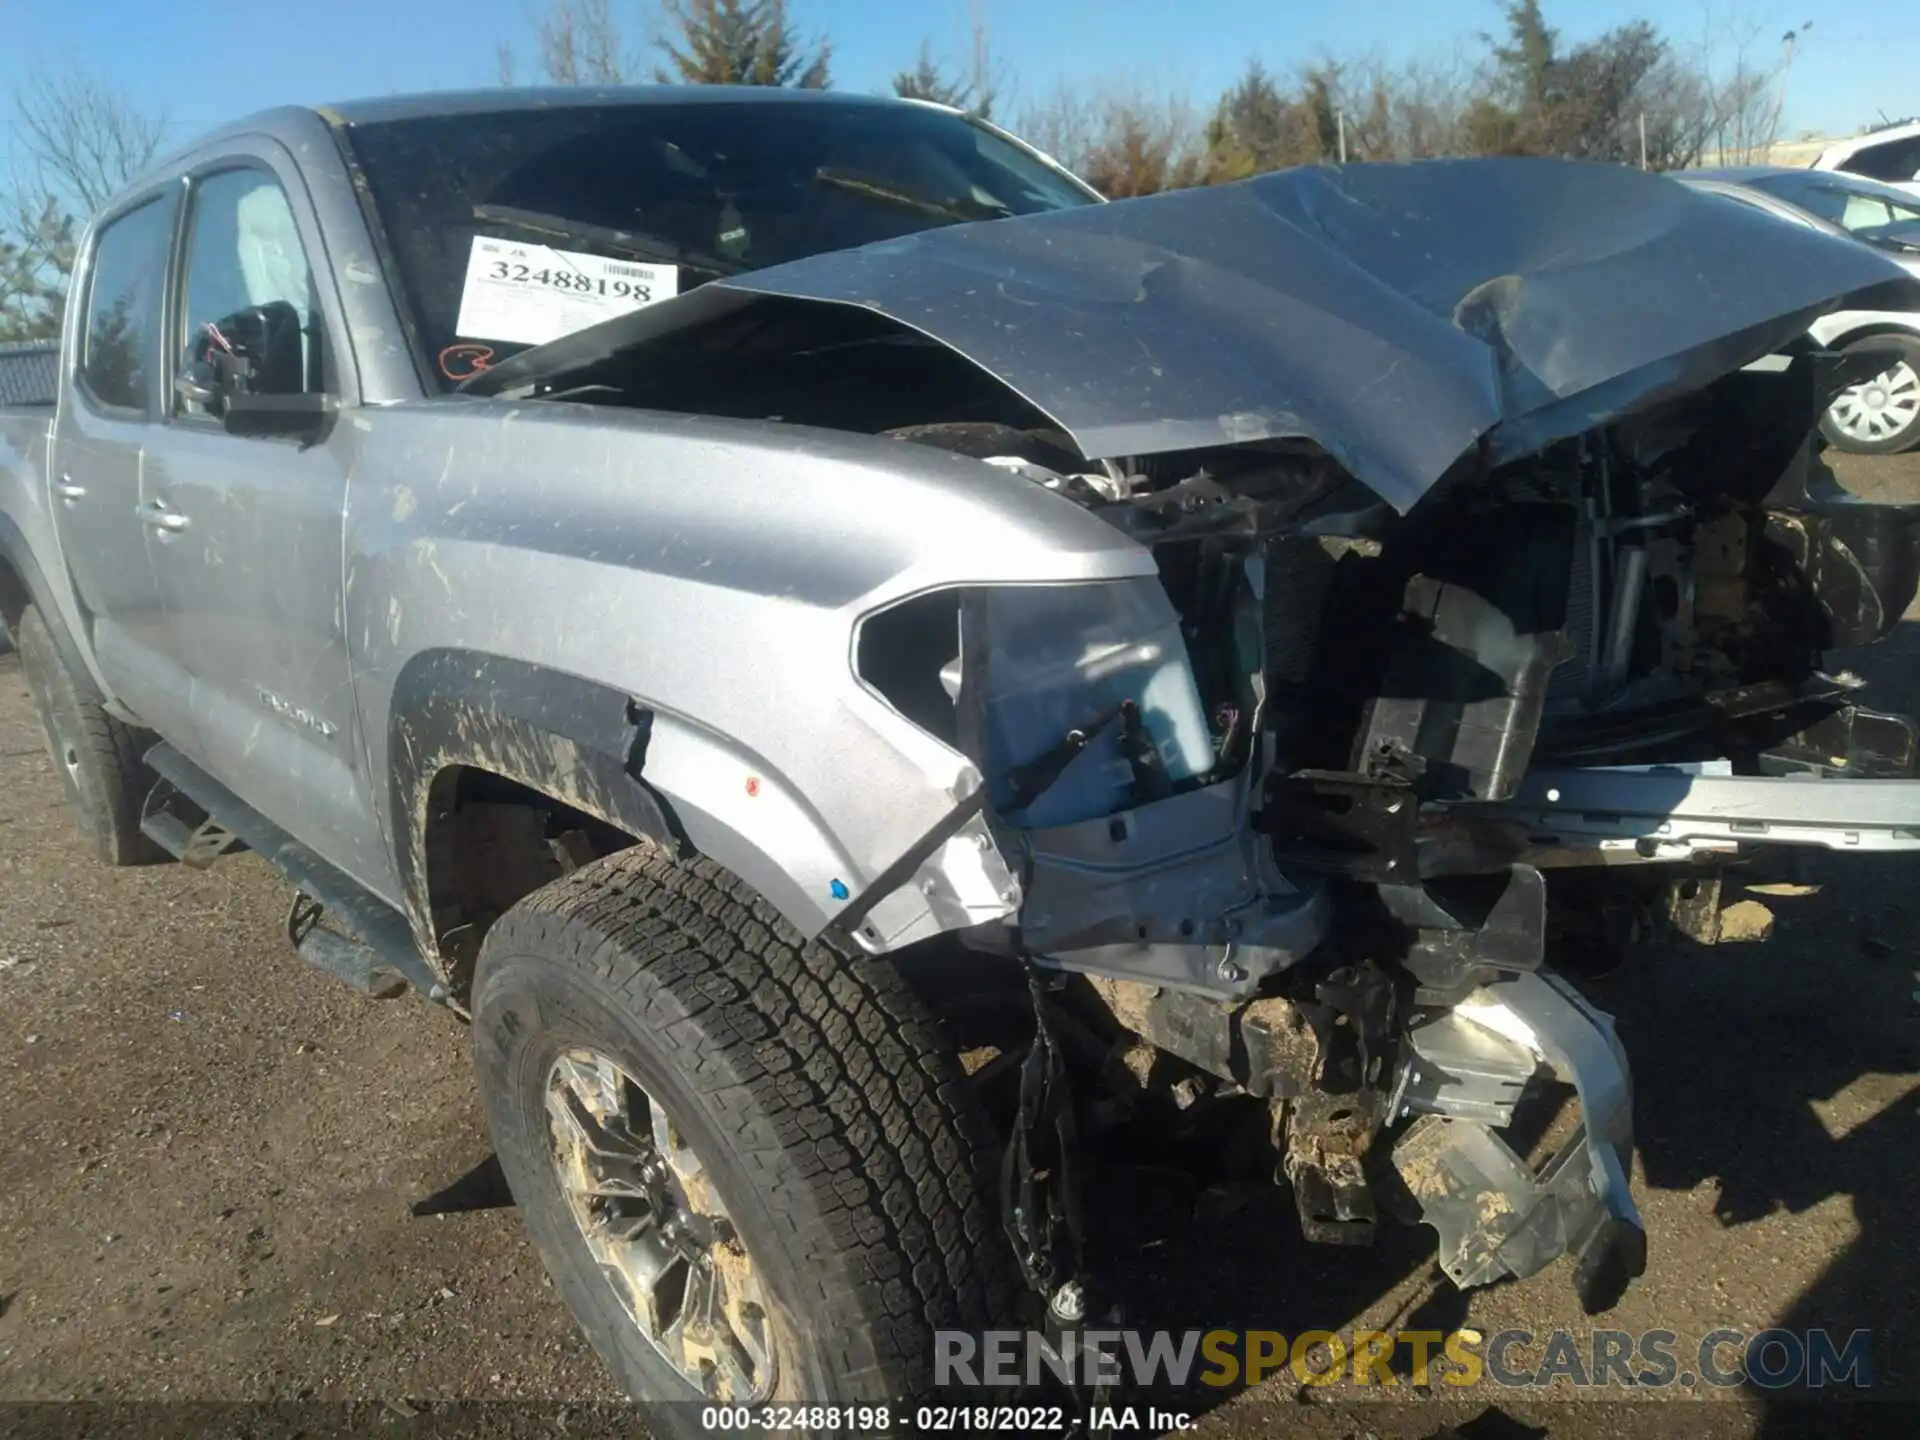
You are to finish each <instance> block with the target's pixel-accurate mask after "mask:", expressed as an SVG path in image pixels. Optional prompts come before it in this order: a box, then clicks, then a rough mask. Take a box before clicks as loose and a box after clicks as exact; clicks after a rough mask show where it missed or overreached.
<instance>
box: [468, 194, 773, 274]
mask: <svg viewBox="0 0 1920 1440" xmlns="http://www.w3.org/2000/svg"><path fill="white" fill-rule="evenodd" d="M473 218H474V219H476V220H479V221H481V222H482V223H484V224H489V225H510V226H512V227H513V228H514V229H516V230H524V231H526V232H528V233H529V234H532V235H544V236H550V237H551V238H553V239H555V240H573V241H579V242H583V243H585V244H588V245H597V246H598V247H599V248H600V249H602V250H611V251H613V252H615V253H616V254H619V255H623V256H625V257H626V258H628V259H630V260H643V261H649V262H652V263H654V264H665V265H685V266H687V267H689V268H691V269H694V270H706V271H709V272H711V273H712V274H715V275H738V274H740V273H741V272H742V271H744V270H745V269H746V268H747V267H746V266H745V265H742V264H740V263H738V262H737V261H733V260H722V259H721V258H720V257H719V256H717V255H704V254H702V253H701V252H700V251H698V250H691V249H688V248H687V247H686V246H685V245H676V244H675V243H674V242H673V241H671V240H662V239H660V238H658V237H657V236H653V235H641V234H637V233H636V232H634V231H631V230H616V229H614V228H613V227H612V226H610V225H593V224H589V223H588V222H586V221H584V220H569V219H567V217H566V216H564V215H548V214H546V213H544V212H542V211H539V210H522V209H520V208H519V207H518V206H517V205H476V206H474V207H473Z"/></svg>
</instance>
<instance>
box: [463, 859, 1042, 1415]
mask: <svg viewBox="0 0 1920 1440" xmlns="http://www.w3.org/2000/svg"><path fill="white" fill-rule="evenodd" d="M472 1008H473V1044H474V1053H475V1060H476V1063H477V1066H478V1069H479V1078H480V1089H481V1093H482V1096H483V1098H484V1100H485V1103H486V1109H487V1118H488V1123H489V1126H490V1127H491V1130H492V1134H493V1141H494V1145H495V1148H496V1150H497V1152H498V1154H499V1158H500V1163H501V1167H502V1169H503V1170H504V1171H505V1173H506V1176H507V1180H508V1183H509V1184H510V1185H511V1187H512V1189H513V1194H514V1198H515V1200H516V1201H517V1202H518V1204H519V1206H520V1209H521V1212H522V1214H523V1215H524V1217H525V1219H526V1224H527V1228H528V1230H529V1232H530V1233H531V1235H532V1237H533V1241H534V1244H535V1246H536V1247H537V1248H538V1249H539V1252H540V1255H541V1258H542V1260H543V1261H544V1262H545V1264H546V1266H547V1269H548V1271H549V1273H550V1274H551V1275H552V1277H553V1280H554V1284H555V1286H556V1287H557V1288H558V1290H559V1292H560V1294H561V1297H562V1298H563V1299H564V1300H565V1301H566V1303H567V1306H568V1308H569V1309H570V1310H571V1311H572V1312H573V1315H574V1317H575V1318H576V1319H577V1320H578V1321H579V1323H580V1326H581V1328H582V1330H583V1331H584V1332H585V1333H586V1336H587V1338H588V1340H589V1341H590V1342H591V1343H592V1344H593V1347H594V1349H595V1350H597V1351H598V1352H599V1354H600V1355H601V1357H602V1358H603V1359H604V1360H605V1361H606V1363H607V1365H608V1366H609V1367H610V1368H611V1369H612V1371H613V1372H614V1375H615V1377H616V1378H617V1379H618V1381H619V1382H620V1384H621V1385H622V1386H624V1387H625V1388H626V1390H627V1391H628V1392H629V1393H630V1394H632V1395H634V1396H635V1397H636V1398H641V1399H649V1400H669V1399H682V1400H699V1399H701V1398H703V1397H705V1398H709V1399H711V1400H715V1401H730V1402H735V1403H746V1402H753V1401H758V1400H763V1399H767V1398H772V1399H775V1400H781V1401H786V1400H805V1401H808V1402H820V1403H828V1402H837V1403H854V1404H859V1403H868V1402H888V1401H890V1402H896V1403H897V1402H900V1401H902V1400H905V1399H908V1398H910V1397H918V1396H921V1395H924V1394H926V1393H927V1392H928V1391H929V1390H930V1389H931V1386H932V1382H933V1354H934V1349H933V1332H934V1331H935V1330H936V1329H944V1328H954V1329H964V1330H968V1331H978V1330H979V1329H982V1328H986V1327H988V1326H991V1325H993V1324H995V1323H996V1321H997V1322H998V1323H1005V1320H1004V1316H1005V1315H1006V1313H1007V1312H1008V1310H1009V1308H1010V1306H1011V1296H1012V1286H1011V1285H1010V1284H1009V1283H1008V1282H1009V1280H1010V1279H1011V1273H1012V1266H1011V1259H1010V1257H1008V1258H1002V1257H1003V1256H1004V1254H1005V1241H1004V1238H1003V1237H1002V1235H1001V1233H1000V1230H999V1226H998V1224H997V1223H996V1221H995V1218H994V1213H993V1211H992V1209H991V1208H990V1206H989V1203H988V1199H987V1195H988V1193H989V1192H988V1190H987V1185H986V1182H987V1180H988V1178H989V1176H990V1174H991V1165H990V1161H991V1150H990V1137H989V1135H988V1132H987V1126H986V1122H985V1121H984V1119H983V1118H982V1117H981V1115H980V1113H979V1111H978V1109H977V1107H976V1105H975V1103H974V1100H973V1096H972V1094H971V1092H970V1090H969V1088H968V1086H967V1082H966V1080H965V1079H964V1078H963V1076H962V1074H961V1071H960V1068H959V1065H958V1062H957V1060H956V1058H955V1057H954V1056H953V1055H952V1054H951V1053H950V1052H949V1050H948V1049H947V1047H945V1046H944V1045H943V1044H942V1043H941V1039H940V1036H939V1034H938V1033H937V1031H936V1029H935V1027H934V1025H933V1023H932V1022H931V1021H930V1020H929V1019H928V1018H927V1016H926V1014H925V1013H924V1012H923V1010H922V1009H921V1008H920V1005H919V1003H918V1002H917V1001H916V1000H915V999H914V997H913V996H912V995H911V994H910V992H909V991H907V990H906V988H905V987H904V986H903V985H902V984H901V983H900V980H899V977H898V975H897V973H896V972H895V970H894V968H893V966H892V964H891V963H890V962H889V961H887V960H884V959H875V958H872V957H869V956H865V955H863V954H861V953H860V952H859V951H858V950H856V949H854V948H852V947H851V946H842V945H840V944H838V943H835V942H833V941H830V940H822V941H817V942H814V943H812V944H808V943H805V942H803V941H802V940H801V939H800V937H799V936H798V935H797V934H795V933H794V932H793V930H792V928H791V927H790V926H788V925H787V923H786V922H785V921H784V920H783V919H782V918H781V917H780V915H779V913H778V912H777V911H775V910H774V909H773V908H772V907H771V906H770V905H768V904H767V903H766V901H764V900H763V899H761V898H760V897H759V896H757V895H756V894H755V893H754V892H753V891H752V890H751V889H750V888H749V887H747V886H745V885H744V884H742V883H741V882H740V881H738V880H737V879H734V878H733V877H732V876H730V875H729V874H727V873H726V872H725V871H723V870H721V869H720V868H718V867H717V866H714V865H712V864H711V863H710V862H708V861H705V860H694V861H691V862H688V863H679V862H676V861H675V860H673V859H672V858H671V857H669V856H667V855H665V854H664V853H662V852H660V851H658V850H655V849H653V848H652V847H647V846H643V847H639V848H636V849H633V850H628V851H623V852H621V853H620V854H617V855H613V856H610V857H608V858H607V859H604V860H601V861H597V862H595V863H593V864H591V865H588V866H586V867H584V868H582V869H580V870H577V871H575V872H573V873H572V874H570V875H568V876H565V877H564V878H562V879H560V880H558V881H556V882H554V883H553V884H551V885H549V886H547V887H546V888H544V889H542V890H540V891H537V892H536V893H535V894H533V895H532V896H529V897H528V898H527V899H526V900H524V901H522V902H521V903H520V904H519V905H517V906H515V907H514V909H512V910H511V911H509V912H508V913H507V914H506V915H505V916H503V917H502V918H501V919H500V920H499V921H497V922H496V923H495V924H494V926H493V927H492V929H491V930H490V931H489V932H488V934H487V938H486V941H485V943H484V945H483V946H482V948H481V952H480V957H479V961H478V964H477V967H476V973H475V982H474V994H473V1007H472ZM683 1413H685V1412H683ZM691 1413H693V1414H695V1415H697V1413H698V1412H697V1411H694V1412H691ZM659 1418H660V1419H661V1420H662V1421H665V1422H671V1421H673V1420H674V1419H675V1416H674V1414H673V1413H672V1412H668V1413H666V1414H663V1415H662V1416H660V1417H659Z"/></svg>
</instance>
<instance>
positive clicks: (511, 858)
mask: <svg viewBox="0 0 1920 1440" xmlns="http://www.w3.org/2000/svg"><path fill="white" fill-rule="evenodd" d="M640 843H642V840H641V837H639V836H636V835H630V834H628V833H627V832H626V831H624V830H621V829H619V828H618V827H617V826H614V825H609V824H608V823H607V822H606V821H604V820H601V819H599V818H598V817H596V816H593V815H589V814H587V813H586V812H584V811H582V810H579V809H577V808H576V807H574V806H572V805H569V804H567V803H566V802H565V801H564V800H559V799H556V798H554V797H553V796H551V795H548V794H546V793H544V792H543V791H540V790H537V789H535V788H534V787H532V786H530V785H523V784H521V783H520V782H519V781H516V780H509V779H507V778H506V777H505V776H502V775H496V774H494V773H493V772H492V771H489V770H486V769H483V768H481V767H479V766H473V765H449V766H447V767H446V768H445V769H443V770H441V771H440V772H439V773H438V774H436V775H435V776H434V778H433V784H432V787H431V789H430V790H429V791H428V796H427V830H426V862H427V866H426V875H425V881H426V899H427V906H428V912H429V914H430V915H431V917H432V925H433V935H434V939H435V941H436V943H437V944H438V947H439V950H440V954H441V956H442V958H443V959H444V961H445V963H446V967H447V973H448V978H449V980H450V981H451V982H452V983H451V988H452V989H453V992H454V994H455V995H456V996H458V997H461V998H462V999H463V1000H464V997H465V996H466V994H467V992H468V990H469V988H470V987H471V984H472V979H473V962H474V959H475V958H476V957H477V956H478V955H479V953H480V942H481V940H482V939H484V938H485V936H486V933H487V931H488V930H489V929H490V928H491V927H492V925H493V922H494V921H496V920H498V919H499V918H500V917H501V916H502V915H504V914H505V913H506V912H507V911H508V910H510V909H511V908H513V906H514V905H516V904H518V903H519V902H520V901H521V900H522V899H524V898H525V897H526V896H528V895H530V894H532V893H533V892H534V891H535V890H538V889H539V888H540V887H541V886H543V885H546V884H549V883H550V882H552V881H554V880H557V879H559V878H560V877H561V876H562V875H565V874H567V873H568V872H569V871H571V870H576V869H578V868H579V867H580V866H582V865H585V864H587V863H588V862H589V861H593V860H598V859H600V858H601V857H602V856H605V855H611V854H613V853H614V852H615V851H618V850H625V849H628V848H629V847H631V846H633V845H636V844H640Z"/></svg>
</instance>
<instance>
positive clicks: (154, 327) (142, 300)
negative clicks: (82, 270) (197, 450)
mask: <svg viewBox="0 0 1920 1440" xmlns="http://www.w3.org/2000/svg"><path fill="white" fill-rule="evenodd" d="M173 207H174V197H173V196H172V195H171V194H169V195H166V196H163V197H161V198H160V199H157V200H149V201H148V202H147V203H146V204H144V205H142V206H140V207H139V208H138V209H137V210H129V211H128V212H127V213H126V214H124V215H122V216H120V217H119V218H117V219H115V220H110V221H108V222H107V224H106V226H105V227H104V228H103V229H102V230H101V231H100V238H99V240H98V241H97V242H96V243H95V245H94V250H93V264H92V267H91V269H90V271H89V277H90V278H89V279H88V282H87V317H86V330H85V331H84V333H83V335H82V339H81V345H82V349H81V355H80V378H81V382H82V384H83V385H84V386H85V388H86V391H87V393H88V394H89V395H91V396H92V397H93V398H94V399H95V400H97V401H99V402H100V403H101V404H102V405H113V406H118V407H120V408H123V409H128V410H145V409H146V408H147V393H148V384H149V382H150V381H151V379H152V377H153V366H154V361H155V359H156V358H157V354H158V342H159V338H160V299H161V295H162V293H163V292H164V290H165V288H166V287H165V285H164V283H163V282H164V281H165V279H166V273H167V249H168V246H169V245H170V244H171V243H172V241H173Z"/></svg>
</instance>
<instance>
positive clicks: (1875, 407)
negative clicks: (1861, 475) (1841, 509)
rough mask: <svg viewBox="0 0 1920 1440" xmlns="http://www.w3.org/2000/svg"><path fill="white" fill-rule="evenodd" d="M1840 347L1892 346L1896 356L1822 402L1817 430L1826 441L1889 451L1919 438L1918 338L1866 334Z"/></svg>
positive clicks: (1860, 450) (1863, 450)
mask: <svg viewBox="0 0 1920 1440" xmlns="http://www.w3.org/2000/svg"><path fill="white" fill-rule="evenodd" d="M1843 348H1844V349H1845V350H1847V351H1853V350H1886V351H1897V352H1898V353H1899V356H1900V358H1899V360H1898V361H1896V362H1895V363H1894V364H1893V365H1891V366H1890V367H1889V368H1887V369H1886V370H1884V371H1882V372H1881V373H1880V374H1878V375H1876V376H1874V377H1873V379H1871V380H1869V381H1867V382H1866V383H1865V384H1862V385H1854V386H1852V387H1850V388H1849V389H1847V390H1845V391H1842V392H1841V394H1840V396H1839V397H1838V398H1837V399H1835V400H1834V402H1833V404H1832V405H1830V406H1829V407H1828V408H1827V413H1826V414H1825V415H1823V416H1822V417H1821V419H1820V433H1821V434H1823V435H1825V436H1826V437H1827V441H1828V443H1829V444H1831V445H1833V446H1834V447H1835V448H1837V449H1840V450H1850V451H1852V452H1853V453H1854V454H1856V455H1893V454H1897V453H1898V452H1899V451H1902V450H1905V449H1907V448H1908V447H1910V446H1911V445H1913V443H1914V442H1915V441H1917V440H1920V340H1915V339H1913V338H1911V337H1909V336H1905V335H1870V336H1868V337H1867V338H1866V339H1864V340H1856V341H1854V342H1853V343H1852V344H1851V345H1848V346H1845V347H1843Z"/></svg>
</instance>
